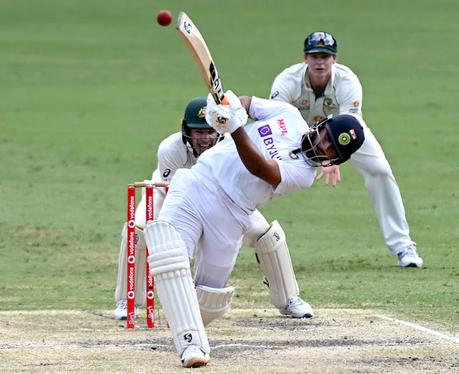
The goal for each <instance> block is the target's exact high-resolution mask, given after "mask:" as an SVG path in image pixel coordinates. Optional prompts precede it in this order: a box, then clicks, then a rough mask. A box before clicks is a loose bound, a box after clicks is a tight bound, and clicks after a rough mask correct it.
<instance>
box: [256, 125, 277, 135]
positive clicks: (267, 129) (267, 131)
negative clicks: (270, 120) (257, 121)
mask: <svg viewBox="0 0 459 374" xmlns="http://www.w3.org/2000/svg"><path fill="white" fill-rule="evenodd" d="M258 133H259V134H260V136H261V137H262V138H264V137H265V136H268V135H272V133H273V132H272V131H271V127H270V126H269V125H264V126H261V127H260V128H258Z"/></svg>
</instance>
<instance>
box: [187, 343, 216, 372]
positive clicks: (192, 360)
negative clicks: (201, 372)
mask: <svg viewBox="0 0 459 374" xmlns="http://www.w3.org/2000/svg"><path fill="white" fill-rule="evenodd" d="M181 360H182V366H183V367H184V368H197V367H199V366H205V365H207V363H208V362H209V360H210V356H209V354H208V353H206V352H204V351H203V350H202V349H201V347H199V346H198V345H189V346H188V347H186V348H185V350H184V351H183V353H182V357H181Z"/></svg>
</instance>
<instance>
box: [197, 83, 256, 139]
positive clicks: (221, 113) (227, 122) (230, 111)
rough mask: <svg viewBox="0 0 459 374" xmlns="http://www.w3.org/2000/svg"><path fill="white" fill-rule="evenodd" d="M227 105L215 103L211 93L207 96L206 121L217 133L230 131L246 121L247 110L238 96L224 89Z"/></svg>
mask: <svg viewBox="0 0 459 374" xmlns="http://www.w3.org/2000/svg"><path fill="white" fill-rule="evenodd" d="M225 97H226V98H227V100H228V103H229V104H228V105H223V104H219V105H217V104H216V103H215V101H214V99H213V97H212V95H211V94H209V96H207V109H206V121H207V123H208V124H209V125H210V126H212V127H213V128H214V129H215V131H217V132H218V133H219V134H224V133H225V132H229V133H232V132H234V131H236V130H237V129H238V128H239V127H241V126H244V125H245V124H246V123H247V118H248V116H247V112H246V110H245V109H244V107H243V106H242V104H241V101H240V100H239V98H238V97H237V96H236V95H235V94H234V93H233V92H232V91H230V90H229V91H226V92H225Z"/></svg>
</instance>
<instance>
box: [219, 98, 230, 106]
mask: <svg viewBox="0 0 459 374" xmlns="http://www.w3.org/2000/svg"><path fill="white" fill-rule="evenodd" d="M220 104H223V105H229V101H228V99H227V98H226V96H223V97H222V99H221V101H220Z"/></svg>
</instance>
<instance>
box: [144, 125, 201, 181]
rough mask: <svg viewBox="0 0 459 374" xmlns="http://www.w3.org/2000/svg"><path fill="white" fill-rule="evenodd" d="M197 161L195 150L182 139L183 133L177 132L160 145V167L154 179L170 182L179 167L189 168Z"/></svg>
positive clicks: (154, 173)
mask: <svg viewBox="0 0 459 374" xmlns="http://www.w3.org/2000/svg"><path fill="white" fill-rule="evenodd" d="M195 163H196V157H195V156H194V154H193V151H192V150H191V149H189V147H187V146H186V145H185V144H184V143H183V140H182V133H181V132H176V133H174V134H172V135H169V136H168V137H167V138H166V139H164V140H163V141H162V142H161V143H160V144H159V147H158V167H157V169H156V170H155V171H154V172H153V177H152V179H153V180H161V181H163V182H170V181H171V179H172V176H173V175H174V173H175V172H176V171H177V169H181V168H185V169H189V168H191V167H192V166H193V165H194V164H195Z"/></svg>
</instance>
